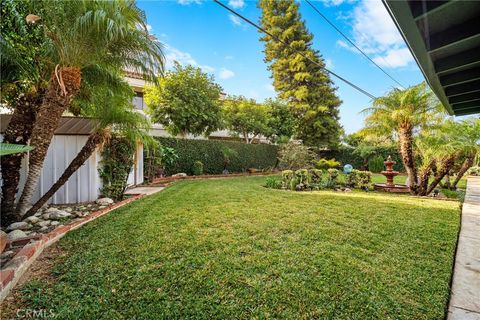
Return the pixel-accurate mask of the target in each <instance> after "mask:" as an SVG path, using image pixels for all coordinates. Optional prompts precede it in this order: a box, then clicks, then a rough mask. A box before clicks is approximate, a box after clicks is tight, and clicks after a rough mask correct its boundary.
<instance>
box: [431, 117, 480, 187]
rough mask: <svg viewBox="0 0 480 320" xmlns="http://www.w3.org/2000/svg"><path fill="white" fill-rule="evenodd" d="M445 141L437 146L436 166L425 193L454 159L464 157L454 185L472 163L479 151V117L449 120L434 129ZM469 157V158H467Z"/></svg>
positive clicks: (434, 184) (442, 176)
mask: <svg viewBox="0 0 480 320" xmlns="http://www.w3.org/2000/svg"><path fill="white" fill-rule="evenodd" d="M436 135H437V136H440V137H441V139H443V141H445V143H444V144H443V145H442V146H441V147H440V148H438V153H437V158H438V159H437V163H438V164H439V165H438V168H437V172H436V174H435V177H434V179H433V181H432V182H431V183H430V185H429V187H428V189H427V192H426V194H427V195H428V194H430V193H431V192H432V191H433V190H434V189H435V188H436V187H437V185H438V184H439V183H440V182H441V181H442V179H443V178H444V177H445V176H446V175H447V174H448V173H449V172H450V171H451V169H452V167H453V166H454V164H455V160H458V159H463V158H464V157H466V159H465V160H464V162H463V165H462V167H461V169H460V172H459V174H458V175H457V178H456V180H455V182H454V184H453V185H454V186H456V185H457V183H458V181H460V179H461V178H462V176H463V175H464V174H465V172H466V171H467V170H468V169H469V167H468V165H470V166H471V165H472V164H473V159H475V156H476V155H477V154H478V153H479V152H480V119H475V118H470V119H467V120H463V121H453V120H449V121H447V122H446V123H445V124H444V125H442V126H441V127H440V128H439V130H437V131H436ZM469 158H471V160H470V159H469Z"/></svg>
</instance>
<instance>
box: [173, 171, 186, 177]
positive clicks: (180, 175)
mask: <svg viewBox="0 0 480 320" xmlns="http://www.w3.org/2000/svg"><path fill="white" fill-rule="evenodd" d="M186 176H187V174H186V173H184V172H179V173H176V174H174V175H172V177H186Z"/></svg>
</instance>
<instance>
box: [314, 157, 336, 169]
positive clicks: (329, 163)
mask: <svg viewBox="0 0 480 320" xmlns="http://www.w3.org/2000/svg"><path fill="white" fill-rule="evenodd" d="M338 167H340V162H338V161H336V160H335V159H330V160H327V159H324V158H322V159H320V160H318V161H316V162H315V168H317V169H320V170H327V169H336V168H338Z"/></svg>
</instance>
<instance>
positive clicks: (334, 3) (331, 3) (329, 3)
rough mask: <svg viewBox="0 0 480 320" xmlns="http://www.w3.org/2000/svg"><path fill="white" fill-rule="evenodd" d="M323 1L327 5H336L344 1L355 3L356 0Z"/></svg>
mask: <svg viewBox="0 0 480 320" xmlns="http://www.w3.org/2000/svg"><path fill="white" fill-rule="evenodd" d="M322 2H323V4H324V5H325V6H327V7H336V6H339V5H341V4H343V3H354V2H355V0H322Z"/></svg>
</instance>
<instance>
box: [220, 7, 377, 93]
mask: <svg viewBox="0 0 480 320" xmlns="http://www.w3.org/2000/svg"><path fill="white" fill-rule="evenodd" d="M213 1H214V2H215V3H217V4H218V5H220V6H221V7H223V8H225V9H226V10H228V11H230V12H231V13H233V14H234V15H236V16H237V17H239V18H240V19H242V20H243V21H245V22H247V23H248V24H250V25H252V26H254V27H255V28H257V29H258V30H260V31H261V32H263V33H265V34H266V35H268V36H270V37H271V38H272V39H273V40H275V41H278V42H280V43H282V44H284V45H286V46H289V44H288V43H287V42H285V41H283V40H281V39H279V38H278V37H275V36H274V35H273V34H271V33H270V32H268V31H267V30H265V29H263V28H262V27H260V26H259V25H257V24H256V23H255V22H253V21H251V20H249V19H248V18H245V17H244V16H242V15H241V14H239V13H237V12H236V11H235V10H233V9H230V8H229V7H228V6H226V5H224V4H223V3H221V2H220V1H219V0H213ZM295 52H296V53H298V54H299V55H301V56H302V57H304V58H305V59H307V60H309V61H310V62H312V63H314V64H316V65H317V66H319V67H320V68H322V69H324V70H325V71H327V72H328V73H329V74H331V75H332V76H334V77H336V78H338V79H340V80H341V81H343V82H345V83H346V84H348V85H349V86H351V87H352V88H354V89H355V90H357V91H359V92H361V93H363V94H364V95H366V96H367V97H369V98H371V99H375V98H376V97H375V96H374V95H373V94H371V93H369V92H368V91H365V90H363V89H362V88H360V87H359V86H357V85H355V84H354V83H352V82H350V81H348V80H347V79H345V78H344V77H342V76H340V75H338V74H336V73H335V72H333V71H330V70H328V69H327V68H325V66H323V65H321V64H320V63H318V62H317V61H315V60H313V59H312V58H310V57H308V56H306V55H305V54H304V53H302V52H299V51H298V50H295Z"/></svg>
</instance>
